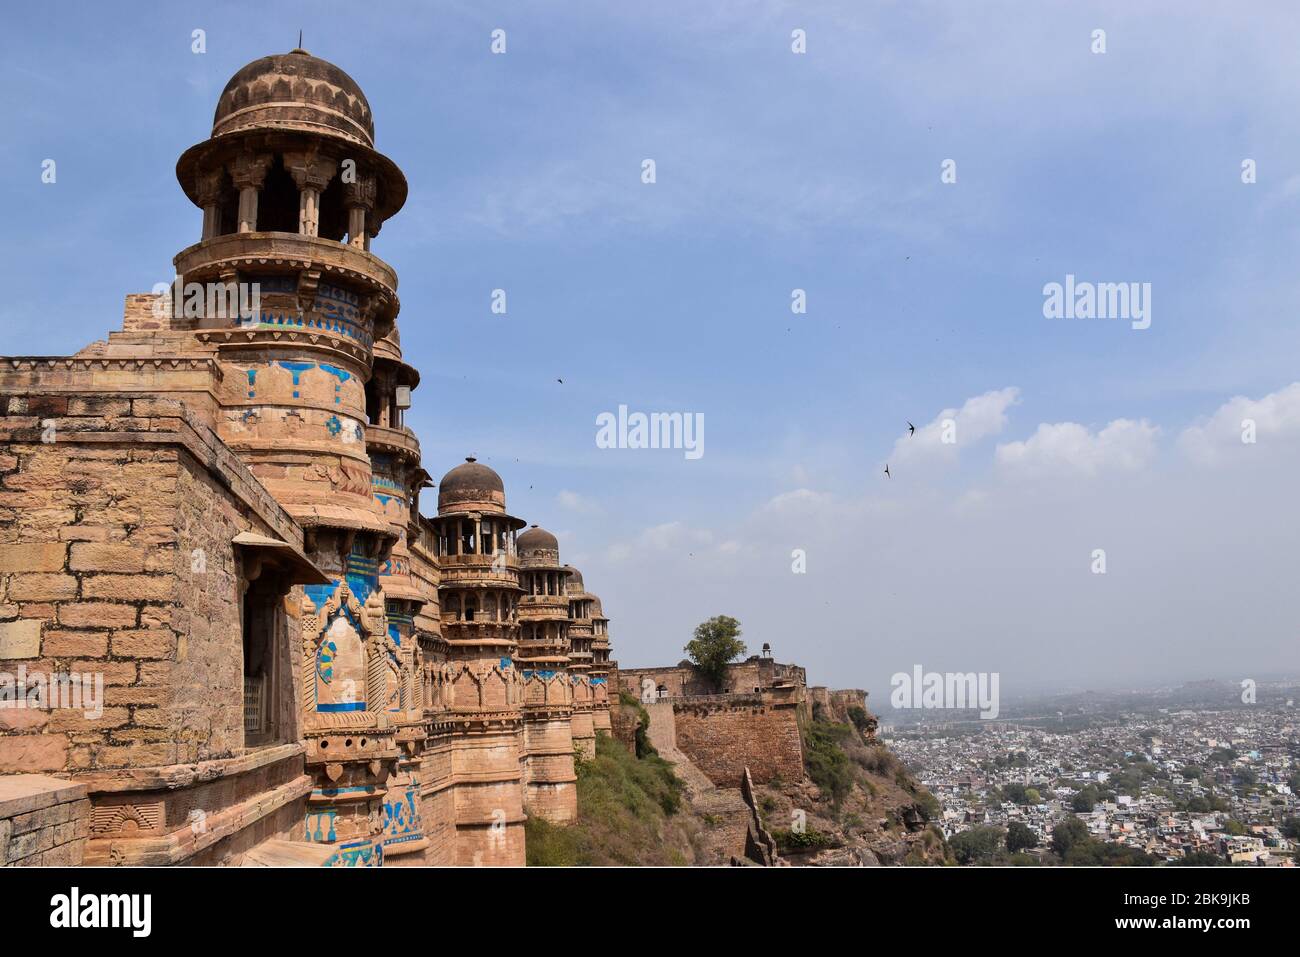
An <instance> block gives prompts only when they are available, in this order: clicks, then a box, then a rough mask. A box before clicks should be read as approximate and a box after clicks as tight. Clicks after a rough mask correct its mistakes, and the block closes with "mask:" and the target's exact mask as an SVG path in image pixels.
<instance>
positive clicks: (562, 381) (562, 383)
mask: <svg viewBox="0 0 1300 957" xmlns="http://www.w3.org/2000/svg"><path fill="white" fill-rule="evenodd" d="M555 381H556V382H558V383H560V385H564V380H563V379H556V380H555Z"/></svg>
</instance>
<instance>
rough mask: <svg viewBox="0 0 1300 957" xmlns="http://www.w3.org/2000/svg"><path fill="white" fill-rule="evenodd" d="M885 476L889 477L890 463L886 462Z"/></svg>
mask: <svg viewBox="0 0 1300 957" xmlns="http://www.w3.org/2000/svg"><path fill="white" fill-rule="evenodd" d="M885 478H889V463H888V462H886V463H885Z"/></svg>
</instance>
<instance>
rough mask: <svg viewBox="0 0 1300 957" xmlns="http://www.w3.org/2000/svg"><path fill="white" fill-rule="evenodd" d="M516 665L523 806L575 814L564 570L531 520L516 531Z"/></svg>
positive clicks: (567, 817)
mask: <svg viewBox="0 0 1300 957" xmlns="http://www.w3.org/2000/svg"><path fill="white" fill-rule="evenodd" d="M516 545H517V548H518V550H519V568H520V572H519V579H520V581H519V583H520V586H521V587H522V588H523V594H522V595H521V596H520V598H519V668H520V674H521V675H522V677H523V679H524V707H523V712H524V743H523V747H524V754H523V759H524V806H525V807H526V808H527V809H528V812H529V813H530V814H537V815H538V816H539V817H543V818H545V819H546V820H548V821H551V822H553V823H556V824H567V823H569V822H571V821H573V820H575V819H576V818H577V816H578V792H577V784H576V782H577V775H576V774H575V773H574V769H573V733H572V729H571V727H570V722H571V720H572V717H573V685H572V683H571V682H570V680H569V670H568V665H569V656H568V652H569V597H568V588H567V580H568V577H569V570H568V569H567V568H565V567H564V566H563V565H561V564H560V544H559V542H558V541H557V540H556V538H555V536H554V535H552V534H551V533H550V532H548V531H547V530H546V529H544V528H538V527H537V526H536V525H534V526H532V527H531V528H529V529H528V531H526V532H524V533H523V534H522V535H520V536H519V539H518V542H517V543H516Z"/></svg>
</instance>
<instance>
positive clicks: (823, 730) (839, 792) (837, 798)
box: [803, 721, 853, 811]
mask: <svg viewBox="0 0 1300 957" xmlns="http://www.w3.org/2000/svg"><path fill="white" fill-rule="evenodd" d="M851 734H853V729H852V728H851V727H849V726H848V725H847V724H834V723H832V722H829V721H813V722H811V723H810V724H809V725H808V726H807V728H806V729H805V732H804V753H803V760H804V767H805V768H806V769H807V770H808V777H810V778H812V781H813V783H814V784H816V785H817V787H818V788H820V789H821V791H822V793H823V794H826V795H828V796H829V797H830V799H831V804H832V805H833V806H834V807H835V809H836V810H837V811H838V810H839V807H840V805H841V804H842V803H843V802H844V799H845V798H846V797H848V795H849V791H851V790H852V789H853V765H852V763H851V762H850V761H849V757H848V755H847V754H845V753H844V750H843V749H842V748H841V747H840V742H842V741H844V740H845V739H846V738H848V737H849V736H850V735H851Z"/></svg>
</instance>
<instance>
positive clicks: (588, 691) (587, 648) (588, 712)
mask: <svg viewBox="0 0 1300 957" xmlns="http://www.w3.org/2000/svg"><path fill="white" fill-rule="evenodd" d="M564 567H565V568H567V569H568V570H569V580H568V585H567V589H566V590H567V593H568V599H569V673H570V683H571V684H572V685H573V718H572V719H571V722H570V724H571V727H572V729H573V746H574V748H575V749H576V750H577V751H578V753H579V754H582V755H585V756H586V757H589V758H590V757H594V756H595V754H596V727H595V718H594V716H593V713H592V712H593V708H594V706H595V699H594V694H593V691H592V684H591V664H592V650H591V646H592V643H593V634H592V623H591V603H592V599H593V597H594V596H592V595H588V594H587V588H586V586H585V585H584V584H583V582H582V573H581V572H580V571H578V570H577V569H576V568H574V567H573V566H572V565H565V566H564Z"/></svg>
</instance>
